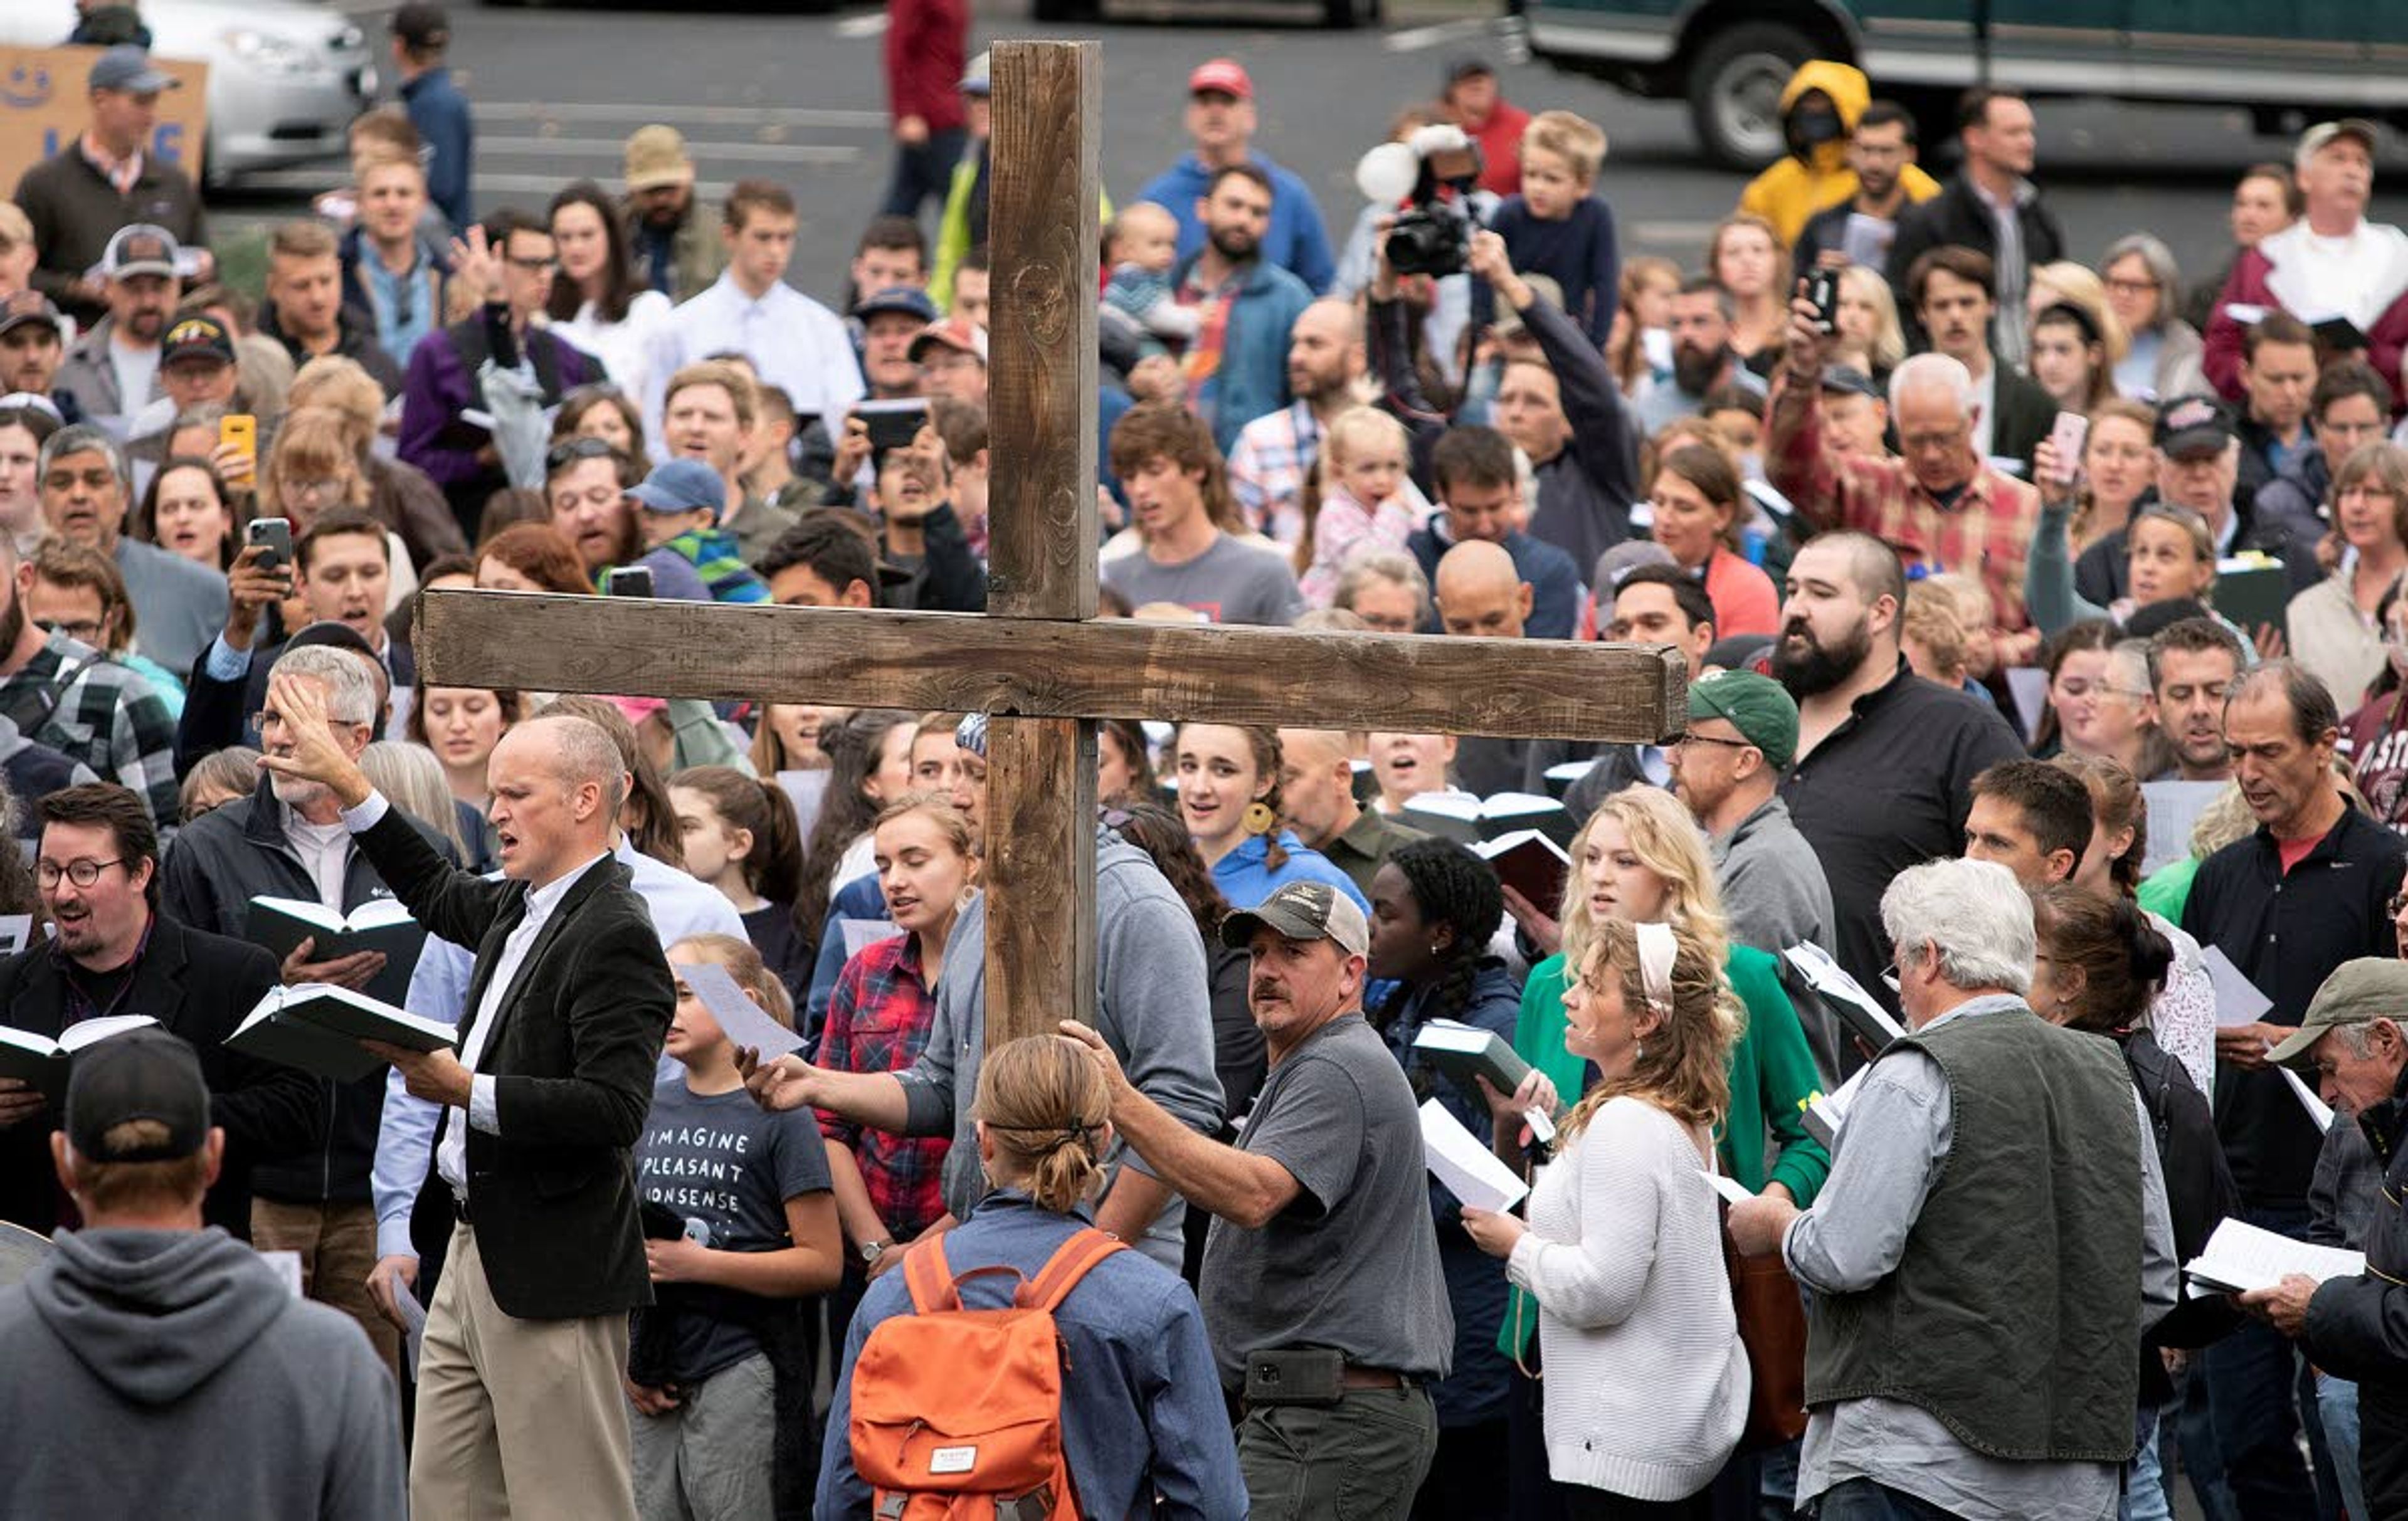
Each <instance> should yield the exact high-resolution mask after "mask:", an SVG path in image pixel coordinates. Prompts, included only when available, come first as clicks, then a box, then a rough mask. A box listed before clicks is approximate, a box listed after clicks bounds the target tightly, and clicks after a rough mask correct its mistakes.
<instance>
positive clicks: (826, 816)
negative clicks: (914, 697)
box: [795, 708, 917, 951]
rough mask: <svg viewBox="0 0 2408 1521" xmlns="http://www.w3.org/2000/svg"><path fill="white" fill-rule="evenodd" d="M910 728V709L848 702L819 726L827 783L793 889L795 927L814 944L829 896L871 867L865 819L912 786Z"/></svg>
mask: <svg viewBox="0 0 2408 1521" xmlns="http://www.w3.org/2000/svg"><path fill="white" fill-rule="evenodd" d="M916 732H917V725H915V724H914V723H913V721H912V717H911V715H910V713H906V712H899V711H897V710H894V709H892V708H860V709H855V710H853V711H851V712H849V713H847V714H845V715H844V716H843V717H842V718H839V719H835V720H832V721H831V722H829V723H828V724H826V725H824V726H823V727H822V728H821V730H820V749H821V750H823V751H824V752H825V753H826V754H827V757H828V783H827V789H826V791H825V792H824V793H823V794H822V795H821V797H820V813H819V817H818V818H817V819H816V820H814V821H812V824H811V832H810V842H809V843H808V844H807V845H806V846H805V847H804V850H803V875H802V882H801V883H800V884H799V885H798V886H797V887H796V889H795V932H796V934H797V935H799V936H801V937H802V939H803V940H805V941H806V942H808V943H809V944H810V946H811V947H812V949H813V950H814V951H816V950H817V948H818V946H819V940H820V922H821V920H822V919H824V918H825V917H826V915H827V906H828V899H829V897H832V896H834V894H835V892H836V890H837V889H838V888H839V887H841V886H843V885H844V884H845V883H846V882H851V881H853V879H854V878H856V877H861V876H866V875H867V874H868V872H869V871H870V870H871V869H872V868H871V863H870V839H869V827H870V825H872V824H874V823H876V822H877V819H878V811H879V810H880V809H882V808H883V807H884V806H885V805H886V804H888V803H890V802H893V801H895V800H896V798H898V797H901V796H903V795H904V794H905V793H907V792H909V791H910V790H911V739H912V736H913V735H914V734H915V733H916Z"/></svg>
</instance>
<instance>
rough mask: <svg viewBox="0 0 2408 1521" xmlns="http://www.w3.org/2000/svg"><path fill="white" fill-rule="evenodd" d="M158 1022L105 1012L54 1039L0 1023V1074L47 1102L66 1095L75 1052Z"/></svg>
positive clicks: (72, 1027) (135, 1016)
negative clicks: (43, 1096) (39, 1093)
mask: <svg viewBox="0 0 2408 1521" xmlns="http://www.w3.org/2000/svg"><path fill="white" fill-rule="evenodd" d="M158 1023H159V1022H158V1021H157V1020H155V1019H152V1018H151V1017H150V1015H149V1014H108V1015H104V1016H103V1017H101V1018H99V1019H87V1020H83V1021H80V1022H79V1023H77V1024H74V1025H70V1026H67V1027H66V1029H65V1032H64V1033H62V1034H61V1035H60V1036H59V1038H58V1039H57V1040H51V1039H50V1037H49V1036H47V1035H36V1034H35V1033H34V1032H33V1031H31V1030H12V1029H8V1028H7V1027H5V1026H0V1077H13V1078H16V1079H17V1080H19V1081H20V1082H23V1083H32V1084H33V1085H34V1086H35V1087H36V1088H39V1089H41V1090H42V1091H43V1092H44V1093H46V1094H48V1095H49V1096H50V1102H52V1103H54V1104H55V1103H58V1102H60V1101H62V1100H63V1099H65V1098H66V1093H67V1067H68V1064H69V1063H70V1062H72V1061H73V1060H74V1059H75V1054H76V1053H77V1052H79V1051H81V1050H83V1049H84V1048H86V1047H87V1046H91V1045H93V1044H94V1043H95V1042H98V1041H101V1040H108V1038H109V1037H110V1036H112V1035H123V1034H124V1033H125V1032H126V1031H127V1030H138V1029H140V1028H141V1027H142V1026H145V1025H156V1024H158Z"/></svg>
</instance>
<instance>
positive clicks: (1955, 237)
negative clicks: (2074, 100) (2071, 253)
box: [1886, 89, 2066, 369]
mask: <svg viewBox="0 0 2408 1521" xmlns="http://www.w3.org/2000/svg"><path fill="white" fill-rule="evenodd" d="M2034 126H2035V123H2034V121H2033V118H2032V108H2031V104H2030V102H2028V101H2027V100H2025V99H2024V97H2023V96H2022V95H2021V94H2020V93H2017V92H2015V91H2013V90H1991V89H1975V90H1968V91H1967V92H1965V97H1964V99H1963V100H1962V101H1961V102H1959V103H1958V106H1957V141H1958V143H1959V144H1960V145H1961V146H1962V147H1963V149H1964V154H1965V156H1964V165H1963V167H1961V168H1960V169H1958V170H1957V173H1956V175H1955V176H1954V177H1953V178H1951V179H1949V181H1948V182H1947V183H1946V184H1944V185H1942V186H1941V187H1940V194H1937V195H1934V196H1933V197H1931V199H1929V200H1928V201H1925V202H1923V203H1922V204H1920V205H1918V206H1910V207H1908V208H1905V209H1904V210H1902V211H1900V212H1899V214H1898V236H1897V237H1894V238H1892V239H1891V240H1890V245H1889V268H1888V270H1887V271H1886V273H1887V274H1888V277H1889V283H1890V289H1891V290H1893V291H1895V292H1897V293H1898V296H1899V310H1900V311H1901V312H1904V313H1907V314H1908V316H1909V318H1910V322H1912V320H1913V314H1914V303H1913V302H1911V301H1910V300H1908V299H1907V283H1908V280H1907V276H1908V273H1909V271H1911V270H1913V269H1914V261H1915V260H1917V259H1919V258H1921V257H1922V256H1923V255H1924V254H1926V253H1928V252H1929V251H1931V250H1933V249H1936V248H1944V247H1948V246H1950V245H1954V246H1956V247H1957V248H1968V249H1971V250H1973V251H1975V252H1977V253H1979V254H1981V255H1982V256H1983V257H1985V258H1986V259H1988V260H1989V261H1990V262H1991V263H1992V264H1993V265H1995V266H1996V267H1997V269H1998V279H1997V281H1996V285H1995V291H1996V294H1997V296H1998V301H1999V311H2000V321H1999V332H1998V351H1999V357H2000V359H2002V360H2004V361H2005V362H2006V366H2007V367H2008V368H2009V369H2017V368H2020V367H2022V366H2023V364H2024V361H2025V360H2026V359H2027V358H2028V356H2029V354H2030V352H2031V349H2030V345H2029V343H2028V338H2027V335H2026V332H2025V327H2024V300H2025V296H2026V294H2028V292H2029V291H2030V290H2031V272H2032V271H2033V270H2035V269H2037V268H2039V267H2040V266H2041V265H2044V264H2054V263H2056V262H2057V260H2059V259H2062V258H2064V257H2065V247H2066V244H2065V229H2064V228H2062V227H2060V226H2058V225H2057V213H2055V212H2053V211H2051V210H2050V209H2049V208H2047V207H2046V206H2045V205H2043V204H2042V201H2041V198H2040V191H2039V190H2038V189H2037V188H2036V187H2035V186H2034V185H2033V184H2032V182H2031V172H2032V164H2033V160H2034V153H2033V149H2034V145H2035V143H2036V141H2037V138H2038V134H2037V133H2036V132H2035V130H2034ZM2010 222H2012V223H2013V226H2014V233H2013V236H2012V237H2001V236H2000V235H2001V234H2002V233H2003V232H2004V231H2005V229H2006V227H2007V225H2008V224H2009V223H2010ZM1909 337H1910V338H1912V337H1914V335H1913V334H1912V333H1910V335H1909Z"/></svg>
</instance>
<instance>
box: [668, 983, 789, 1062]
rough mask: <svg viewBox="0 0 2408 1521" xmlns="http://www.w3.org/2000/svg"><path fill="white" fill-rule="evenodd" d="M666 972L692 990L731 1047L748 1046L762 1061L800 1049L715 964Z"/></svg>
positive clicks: (779, 1025) (780, 1026) (786, 1031)
mask: <svg viewBox="0 0 2408 1521" xmlns="http://www.w3.org/2000/svg"><path fill="white" fill-rule="evenodd" d="M670 970H671V971H674V972H676V973H677V978H678V981H679V982H681V983H684V984H685V985H686V986H688V987H690V988H692V989H694V996H695V997H697V998H699V999H701V1000H702V1006H703V1007H704V1008H705V1009H708V1010H710V1017H711V1018H713V1019H715V1020H717V1021H718V1022H719V1027H720V1029H721V1030H722V1031H723V1032H724V1033H725V1034H726V1036H727V1040H728V1043H729V1044H730V1045H738V1046H750V1047H751V1048H752V1049H753V1050H754V1051H757V1052H759V1053H760V1054H761V1055H762V1056H763V1058H764V1059H767V1058H768V1057H771V1056H783V1055H788V1054H789V1053H791V1052H796V1051H800V1050H802V1049H803V1038H802V1037H801V1036H800V1035H797V1034H796V1033H795V1032H794V1031H793V1030H790V1029H788V1028H786V1026H783V1025H781V1024H779V1023H778V1022H777V1021H776V1020H774V1019H771V1018H770V1017H769V1016H768V1015H767V1013H765V1012H762V1009H761V1006H760V1005H759V1004H757V1003H754V1002H753V1000H752V999H751V998H748V997H745V996H744V990H743V989H742V988H740V987H738V986H737V985H736V979H735V978H733V977H730V976H728V975H727V969H726V968H724V967H723V966H721V965H719V964H718V963H717V962H715V961H699V962H694V963H692V964H689V965H683V966H677V967H672V968H670Z"/></svg>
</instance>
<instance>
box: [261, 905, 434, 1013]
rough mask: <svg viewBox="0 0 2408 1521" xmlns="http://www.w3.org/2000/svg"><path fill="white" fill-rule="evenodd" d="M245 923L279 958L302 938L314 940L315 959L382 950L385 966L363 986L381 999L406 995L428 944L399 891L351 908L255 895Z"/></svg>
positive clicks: (393, 1000) (312, 954)
mask: <svg viewBox="0 0 2408 1521" xmlns="http://www.w3.org/2000/svg"><path fill="white" fill-rule="evenodd" d="M244 926H245V927H246V928H247V929H248V930H249V931H250V934H251V940H253V941H254V942H255V943H257V944H260V945H264V946H265V947H266V948H267V949H268V951H269V952H270V953H271V954H274V955H275V957H276V959H277V960H278V961H279V962H281V961H282V960H284V958H285V957H287V956H289V955H291V954H293V952H294V947H296V946H298V945H299V944H300V943H301V942H302V941H303V940H309V941H312V942H313V943H312V944H311V945H310V947H309V959H310V960H311V961H313V962H322V961H337V960H340V959H341V958H342V957H344V956H350V955H357V954H360V953H361V952H363V951H376V952H380V953H382V954H383V956H384V969H383V970H382V971H380V972H378V973H377V974H376V976H375V978H374V979H373V980H371V981H370V982H369V983H368V985H367V986H366V988H364V989H362V991H363V992H365V993H366V994H367V995H368V997H372V998H376V999H378V1000H380V1001H381V1002H384V1003H397V1002H399V1001H400V1000H401V999H403V998H405V997H409V974H410V973H411V972H412V971H413V970H415V969H417V966H418V954H419V952H420V951H421V950H423V949H424V947H425V945H426V931H425V930H423V929H422V928H420V927H419V925H418V921H417V920H415V919H412V918H411V917H410V916H409V910H408V909H406V908H404V907H402V905H401V899H399V898H397V897H379V898H371V899H370V900H369V901H367V902H366V903H363V904H361V905H360V906H359V907H358V908H356V909H353V910H351V911H350V912H349V913H337V911H334V910H333V909H330V908H328V907H326V906H325V905H324V904H322V903H319V902H316V901H314V900H312V899H309V898H305V897H254V898H252V899H251V907H250V909H249V911H247V914H246V916H245V919H244Z"/></svg>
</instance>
